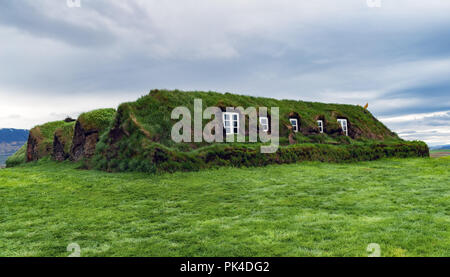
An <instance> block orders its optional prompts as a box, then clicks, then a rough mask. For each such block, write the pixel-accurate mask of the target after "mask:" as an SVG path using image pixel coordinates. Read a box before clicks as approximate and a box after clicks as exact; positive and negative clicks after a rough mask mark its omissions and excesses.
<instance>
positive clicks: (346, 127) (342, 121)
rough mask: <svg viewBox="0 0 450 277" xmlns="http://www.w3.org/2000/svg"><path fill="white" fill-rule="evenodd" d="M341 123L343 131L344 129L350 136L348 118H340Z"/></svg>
mask: <svg viewBox="0 0 450 277" xmlns="http://www.w3.org/2000/svg"><path fill="white" fill-rule="evenodd" d="M337 121H338V122H339V124H341V128H342V131H344V134H345V135H346V136H348V125H347V119H338V120H337Z"/></svg>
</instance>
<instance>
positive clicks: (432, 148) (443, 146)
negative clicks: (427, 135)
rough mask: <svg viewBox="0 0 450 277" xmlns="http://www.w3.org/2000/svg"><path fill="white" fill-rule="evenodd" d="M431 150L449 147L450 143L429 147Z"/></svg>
mask: <svg viewBox="0 0 450 277" xmlns="http://www.w3.org/2000/svg"><path fill="white" fill-rule="evenodd" d="M430 149H431V150H441V149H450V144H447V145H438V146H432V147H430Z"/></svg>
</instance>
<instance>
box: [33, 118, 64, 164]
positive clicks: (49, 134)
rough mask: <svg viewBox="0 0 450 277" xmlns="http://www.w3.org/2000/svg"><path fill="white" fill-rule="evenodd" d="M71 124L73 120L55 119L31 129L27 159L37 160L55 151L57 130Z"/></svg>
mask: <svg viewBox="0 0 450 277" xmlns="http://www.w3.org/2000/svg"><path fill="white" fill-rule="evenodd" d="M68 125H69V126H71V125H72V123H71V122H69V123H68V122H65V121H55V122H49V123H46V124H43V125H39V126H36V127H34V128H33V129H31V130H30V135H29V137H28V144H27V161H37V160H39V159H42V158H44V157H49V156H51V154H52V153H53V140H54V136H55V131H56V130H57V129H61V128H67V126H68Z"/></svg>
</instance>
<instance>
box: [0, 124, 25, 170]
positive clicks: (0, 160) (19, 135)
mask: <svg viewBox="0 0 450 277" xmlns="http://www.w3.org/2000/svg"><path fill="white" fill-rule="evenodd" d="M27 140H28V130H20V129H0V166H2V165H4V164H5V161H6V159H7V158H8V157H9V156H11V155H12V154H14V153H16V152H17V150H19V149H20V147H22V146H23V145H24V144H25V143H27Z"/></svg>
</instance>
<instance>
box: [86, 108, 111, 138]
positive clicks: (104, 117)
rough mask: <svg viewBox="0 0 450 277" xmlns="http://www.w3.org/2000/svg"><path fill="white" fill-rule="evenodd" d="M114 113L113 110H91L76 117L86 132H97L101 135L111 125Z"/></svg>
mask: <svg viewBox="0 0 450 277" xmlns="http://www.w3.org/2000/svg"><path fill="white" fill-rule="evenodd" d="M115 113H116V110H114V109H98V110H93V111H90V112H86V113H82V114H81V115H80V116H79V117H78V122H79V123H80V124H81V127H83V129H84V130H86V131H91V130H97V131H98V132H99V133H103V132H104V131H105V130H106V129H107V128H108V127H109V125H110V124H111V121H112V120H113V118H114V114H115Z"/></svg>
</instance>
